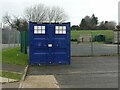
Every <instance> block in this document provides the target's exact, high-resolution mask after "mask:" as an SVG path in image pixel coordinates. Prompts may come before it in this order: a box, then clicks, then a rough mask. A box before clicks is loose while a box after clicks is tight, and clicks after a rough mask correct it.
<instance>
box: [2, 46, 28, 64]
mask: <svg viewBox="0 0 120 90" xmlns="http://www.w3.org/2000/svg"><path fill="white" fill-rule="evenodd" d="M28 60H29V58H28V54H23V53H21V52H20V48H19V47H16V48H10V49H5V50H3V51H2V63H7V64H15V65H23V66H26V65H27V64H28Z"/></svg>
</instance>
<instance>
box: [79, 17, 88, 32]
mask: <svg viewBox="0 0 120 90" xmlns="http://www.w3.org/2000/svg"><path fill="white" fill-rule="evenodd" d="M80 29H81V30H84V29H87V24H86V21H85V19H82V20H81V24H80Z"/></svg>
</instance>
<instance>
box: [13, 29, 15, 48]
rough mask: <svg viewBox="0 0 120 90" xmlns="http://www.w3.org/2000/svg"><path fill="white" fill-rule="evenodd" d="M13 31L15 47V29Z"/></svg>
mask: <svg viewBox="0 0 120 90" xmlns="http://www.w3.org/2000/svg"><path fill="white" fill-rule="evenodd" d="M13 31H14V47H15V29H13Z"/></svg>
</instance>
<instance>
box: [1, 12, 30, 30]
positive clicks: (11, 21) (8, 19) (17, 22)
mask: <svg viewBox="0 0 120 90" xmlns="http://www.w3.org/2000/svg"><path fill="white" fill-rule="evenodd" d="M2 20H3V23H4V24H7V25H8V26H10V27H11V28H15V29H16V30H18V31H21V30H25V31H26V30H28V29H27V28H28V23H27V21H26V20H25V19H22V18H18V17H16V16H13V17H12V16H10V15H9V14H8V13H7V14H5V15H4V16H3V18H2Z"/></svg>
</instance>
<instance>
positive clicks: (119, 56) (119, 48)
mask: <svg viewBox="0 0 120 90" xmlns="http://www.w3.org/2000/svg"><path fill="white" fill-rule="evenodd" d="M119 32H120V31H118V42H117V43H118V44H117V45H118V60H119V59H120V46H119V44H120V34H119Z"/></svg>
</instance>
